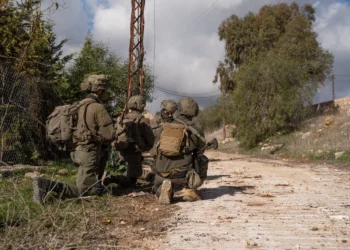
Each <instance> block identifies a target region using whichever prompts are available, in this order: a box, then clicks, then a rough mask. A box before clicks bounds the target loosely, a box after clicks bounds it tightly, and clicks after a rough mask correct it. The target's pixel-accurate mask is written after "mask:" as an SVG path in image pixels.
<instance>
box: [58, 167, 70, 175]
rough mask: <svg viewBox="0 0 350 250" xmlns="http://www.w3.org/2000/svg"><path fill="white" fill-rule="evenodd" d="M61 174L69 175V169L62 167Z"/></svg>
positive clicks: (59, 172)
mask: <svg viewBox="0 0 350 250" xmlns="http://www.w3.org/2000/svg"><path fill="white" fill-rule="evenodd" d="M58 174H59V175H68V170H67V169H65V168H62V169H60V170H59V171H58Z"/></svg>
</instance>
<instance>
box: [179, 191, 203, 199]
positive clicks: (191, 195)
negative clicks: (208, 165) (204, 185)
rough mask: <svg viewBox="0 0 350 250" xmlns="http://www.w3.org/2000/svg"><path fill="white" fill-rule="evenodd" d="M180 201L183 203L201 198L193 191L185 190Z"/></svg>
mask: <svg viewBox="0 0 350 250" xmlns="http://www.w3.org/2000/svg"><path fill="white" fill-rule="evenodd" d="M182 199H183V200H184V201H199V200H201V199H202V198H201V197H200V196H199V194H198V193H197V191H196V190H195V189H185V190H184V196H183V198H182Z"/></svg>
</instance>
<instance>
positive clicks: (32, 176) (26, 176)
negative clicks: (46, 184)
mask: <svg viewBox="0 0 350 250" xmlns="http://www.w3.org/2000/svg"><path fill="white" fill-rule="evenodd" d="M39 176H40V173H39V172H38V171H34V172H28V173H26V174H25V175H24V178H31V179H34V178H35V177H39Z"/></svg>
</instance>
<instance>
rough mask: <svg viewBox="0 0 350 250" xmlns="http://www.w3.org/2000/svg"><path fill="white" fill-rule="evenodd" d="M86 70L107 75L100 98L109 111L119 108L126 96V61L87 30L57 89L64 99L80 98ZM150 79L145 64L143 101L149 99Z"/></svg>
mask: <svg viewBox="0 0 350 250" xmlns="http://www.w3.org/2000/svg"><path fill="white" fill-rule="evenodd" d="M89 74H108V75H110V77H111V79H110V88H109V91H108V92H107V94H106V95H105V96H104V99H105V101H106V102H107V103H109V107H110V108H112V109H114V110H113V112H117V113H118V112H120V111H122V110H123V109H124V106H125V101H126V97H127V94H126V93H127V80H128V63H127V62H124V61H122V59H121V58H120V57H119V56H118V55H116V54H115V52H114V51H112V50H111V49H110V47H109V45H108V44H106V43H104V42H95V41H93V38H92V35H91V33H88V35H87V37H86V39H85V43H84V46H83V48H82V50H81V51H80V53H79V55H78V56H77V58H76V59H75V60H74V64H73V65H72V66H71V67H70V68H69V70H68V75H67V85H66V86H65V88H64V90H63V91H62V92H61V93H62V96H63V98H64V100H65V101H66V102H72V101H77V100H80V99H82V98H83V95H84V94H85V93H83V92H81V91H80V84H81V83H82V82H83V80H84V78H85V77H86V76H87V75H89ZM152 83H153V80H152V78H151V74H150V70H149V69H148V68H147V67H146V71H145V83H144V85H143V95H144V97H145V98H146V100H147V101H151V90H152V88H153V85H152ZM65 93H66V94H65Z"/></svg>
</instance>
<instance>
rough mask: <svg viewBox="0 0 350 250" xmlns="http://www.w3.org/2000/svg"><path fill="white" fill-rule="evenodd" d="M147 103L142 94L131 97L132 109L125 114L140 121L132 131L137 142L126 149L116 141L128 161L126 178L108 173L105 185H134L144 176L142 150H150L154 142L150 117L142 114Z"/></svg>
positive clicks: (104, 178)
mask: <svg viewBox="0 0 350 250" xmlns="http://www.w3.org/2000/svg"><path fill="white" fill-rule="evenodd" d="M145 105H146V103H145V100H144V99H143V97H142V96H132V97H131V98H130V99H129V102H128V107H129V109H130V111H129V113H128V114H126V115H125V117H124V119H128V120H132V121H138V125H137V126H133V128H134V129H133V131H131V134H132V136H133V137H134V139H135V140H136V141H137V142H133V143H130V144H129V145H128V146H127V148H125V149H118V143H119V142H118V140H117V143H116V148H117V150H119V155H120V158H121V159H122V160H124V161H126V162H127V163H128V167H127V171H126V173H125V176H126V180H125V179H123V178H122V177H121V176H111V175H109V174H108V173H106V176H105V177H103V184H104V185H108V184H109V183H117V184H120V185H121V186H127V185H130V184H131V185H133V184H135V183H136V181H137V179H138V178H139V177H141V176H142V161H143V157H142V152H144V151H148V150H150V149H151V148H152V146H153V143H154V134H153V132H152V129H151V126H150V122H149V119H146V118H145V117H144V116H143V115H142V112H143V110H144V107H145ZM134 130H135V131H134Z"/></svg>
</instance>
